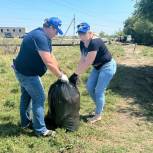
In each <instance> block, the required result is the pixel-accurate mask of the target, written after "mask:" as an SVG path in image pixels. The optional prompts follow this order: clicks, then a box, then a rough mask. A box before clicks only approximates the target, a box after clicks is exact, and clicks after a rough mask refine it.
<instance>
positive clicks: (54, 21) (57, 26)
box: [45, 17, 63, 35]
mask: <svg viewBox="0 0 153 153" xmlns="http://www.w3.org/2000/svg"><path fill="white" fill-rule="evenodd" d="M45 23H47V24H48V27H50V26H53V27H54V28H55V29H56V30H57V32H58V33H59V34H60V35H63V31H62V30H61V29H60V27H61V25H62V21H61V20H60V19H59V18H57V17H51V18H48V19H45Z"/></svg>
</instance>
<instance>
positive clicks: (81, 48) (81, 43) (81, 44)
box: [80, 41, 83, 54]
mask: <svg viewBox="0 0 153 153" xmlns="http://www.w3.org/2000/svg"><path fill="white" fill-rule="evenodd" d="M82 50H83V42H82V41H80V51H81V54H82Z"/></svg>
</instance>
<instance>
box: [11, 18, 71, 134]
mask: <svg viewBox="0 0 153 153" xmlns="http://www.w3.org/2000/svg"><path fill="white" fill-rule="evenodd" d="M61 24H62V23H61V20H60V19H59V18H57V17H52V18H49V19H46V20H45V22H44V24H43V28H37V29H35V30H33V31H31V32H29V33H28V34H27V35H26V36H25V37H24V39H23V41H22V44H21V48H20V51H19V54H18V55H17V57H16V59H14V60H13V67H14V71H15V74H16V78H17V80H18V81H19V83H20V86H21V99H20V117H21V127H22V128H29V127H30V126H31V125H32V127H33V129H34V131H35V133H36V134H37V135H42V136H48V135H53V134H54V132H53V131H51V130H48V129H47V128H46V126H45V122H44V102H45V93H44V88H43V85H42V82H41V79H40V77H41V76H43V75H44V74H45V72H46V71H47V68H48V69H49V70H50V71H51V72H52V73H53V74H54V75H56V76H57V77H58V78H59V79H61V81H64V82H68V78H67V76H66V75H65V74H63V73H62V72H61V71H60V69H59V65H58V62H57V60H56V58H55V57H54V56H53V53H52V44H51V39H52V38H53V37H55V36H56V35H57V34H58V33H59V34H63V32H62V31H61V29H60V26H61ZM31 100H32V112H33V119H32V120H31V118H30V113H29V111H30V101H31Z"/></svg>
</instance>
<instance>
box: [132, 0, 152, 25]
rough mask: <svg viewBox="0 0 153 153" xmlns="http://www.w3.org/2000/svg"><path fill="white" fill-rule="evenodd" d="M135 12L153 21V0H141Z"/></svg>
mask: <svg viewBox="0 0 153 153" xmlns="http://www.w3.org/2000/svg"><path fill="white" fill-rule="evenodd" d="M135 13H136V14H137V15H138V16H144V17H145V18H147V19H148V20H150V21H152V22H153V0H139V1H138V2H137V4H136V12H135Z"/></svg>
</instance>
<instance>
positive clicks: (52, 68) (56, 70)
mask: <svg viewBox="0 0 153 153" xmlns="http://www.w3.org/2000/svg"><path fill="white" fill-rule="evenodd" d="M47 68H48V69H49V70H50V71H51V72H52V73H53V74H54V75H56V76H57V77H58V78H60V77H61V74H62V72H61V71H60V70H59V68H58V67H57V66H56V65H53V64H51V63H50V64H47Z"/></svg>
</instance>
